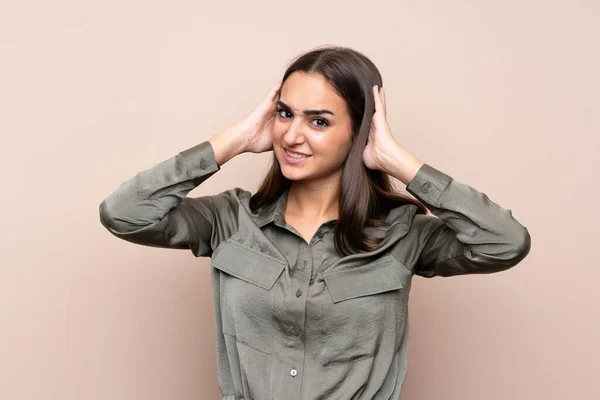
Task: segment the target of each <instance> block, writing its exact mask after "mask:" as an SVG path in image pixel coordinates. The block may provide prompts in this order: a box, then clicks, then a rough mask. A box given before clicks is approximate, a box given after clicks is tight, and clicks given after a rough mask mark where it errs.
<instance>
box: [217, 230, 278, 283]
mask: <svg viewBox="0 0 600 400" xmlns="http://www.w3.org/2000/svg"><path fill="white" fill-rule="evenodd" d="M218 250H219V251H218V252H217V253H216V254H214V255H213V257H212V260H211V264H212V266H213V267H215V268H217V269H219V270H221V271H223V272H226V273H228V274H229V275H232V276H235V277H236V278H239V279H242V280H244V281H246V282H249V283H252V284H254V285H257V286H260V287H261V288H263V289H267V290H271V288H272V287H273V285H274V284H275V282H276V281H277V279H278V278H279V275H281V271H283V270H284V269H285V262H283V261H281V260H278V259H276V258H274V257H271V256H269V255H266V254H263V253H261V252H259V251H258V250H255V249H253V248H250V247H248V246H246V245H244V244H242V243H240V242H237V241H235V240H228V241H227V243H224V244H223V246H221V248H219V249H218Z"/></svg>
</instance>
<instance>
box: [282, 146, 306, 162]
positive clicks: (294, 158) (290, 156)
mask: <svg viewBox="0 0 600 400" xmlns="http://www.w3.org/2000/svg"><path fill="white" fill-rule="evenodd" d="M282 148H283V154H284V156H285V160H286V161H287V162H288V163H289V164H298V163H301V162H303V161H304V160H306V159H307V158H310V157H311V155H310V154H304V153H296V152H293V151H291V150H288V149H286V148H285V147H282Z"/></svg>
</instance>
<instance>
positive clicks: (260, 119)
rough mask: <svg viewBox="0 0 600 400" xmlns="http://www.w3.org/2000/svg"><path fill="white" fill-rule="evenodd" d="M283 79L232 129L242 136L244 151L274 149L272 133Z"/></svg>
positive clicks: (255, 151) (254, 151)
mask: <svg viewBox="0 0 600 400" xmlns="http://www.w3.org/2000/svg"><path fill="white" fill-rule="evenodd" d="M280 88H281V81H279V82H277V83H276V84H275V86H273V87H272V88H271V89H270V90H269V92H268V93H267V95H266V96H265V97H264V98H263V100H262V101H261V102H260V103H259V104H258V105H257V106H256V107H255V108H254V109H253V110H252V111H250V112H249V113H248V114H247V115H246V116H245V117H244V118H243V119H241V120H240V121H238V122H236V123H235V124H234V125H233V126H232V127H231V129H232V130H234V131H235V132H237V133H238V134H239V135H241V136H242V138H241V140H243V142H244V146H243V148H244V151H246V152H251V153H262V152H265V151H269V150H273V142H272V141H271V135H272V133H273V124H274V122H275V111H276V110H277V100H278V92H279V89H280Z"/></svg>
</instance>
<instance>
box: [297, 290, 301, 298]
mask: <svg viewBox="0 0 600 400" xmlns="http://www.w3.org/2000/svg"><path fill="white" fill-rule="evenodd" d="M300 296H302V290H300V289H298V290H296V297H300Z"/></svg>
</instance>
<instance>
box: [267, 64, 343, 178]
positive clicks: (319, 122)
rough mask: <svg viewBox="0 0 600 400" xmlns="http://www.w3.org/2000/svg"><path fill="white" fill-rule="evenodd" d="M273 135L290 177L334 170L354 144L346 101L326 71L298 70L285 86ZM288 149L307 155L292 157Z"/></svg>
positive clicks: (329, 172) (283, 166)
mask: <svg viewBox="0 0 600 400" xmlns="http://www.w3.org/2000/svg"><path fill="white" fill-rule="evenodd" d="M314 110H317V111H318V112H312V111H314ZM271 139H272V142H273V151H274V153H275V156H276V157H277V160H278V161H279V164H280V165H281V170H282V173H283V175H284V176H285V177H286V178H288V179H290V180H301V179H312V178H318V177H323V176H327V175H329V174H331V173H334V172H336V171H337V170H339V169H340V167H341V165H342V163H343V162H344V160H345V159H346V157H347V156H348V152H349V151H350V147H351V146H352V132H351V119H350V115H349V114H348V110H347V107H346V103H345V102H344V100H343V99H342V98H341V97H340V96H339V95H338V94H337V93H336V92H335V90H334V89H333V88H332V87H331V86H330V85H329V83H328V82H327V81H326V80H325V78H323V76H322V75H320V74H306V73H304V72H298V71H296V72H294V73H292V74H291V75H290V76H289V77H288V79H287V80H286V81H285V82H284V84H283V85H282V87H281V93H280V97H279V103H278V105H277V113H276V115H275V122H274V126H273V137H272V138H271ZM286 149H287V150H289V151H290V152H296V153H302V154H305V155H307V157H303V158H299V159H298V158H292V157H290V156H289V155H287V154H286Z"/></svg>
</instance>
